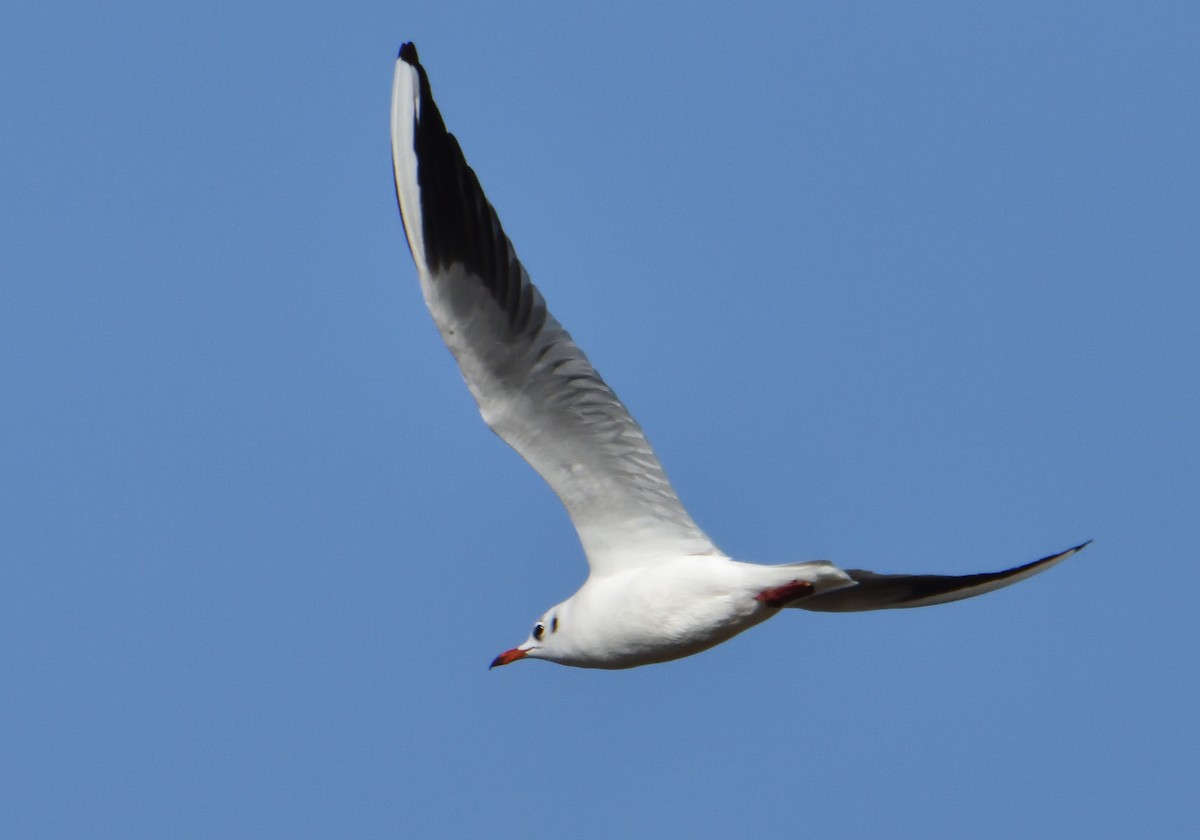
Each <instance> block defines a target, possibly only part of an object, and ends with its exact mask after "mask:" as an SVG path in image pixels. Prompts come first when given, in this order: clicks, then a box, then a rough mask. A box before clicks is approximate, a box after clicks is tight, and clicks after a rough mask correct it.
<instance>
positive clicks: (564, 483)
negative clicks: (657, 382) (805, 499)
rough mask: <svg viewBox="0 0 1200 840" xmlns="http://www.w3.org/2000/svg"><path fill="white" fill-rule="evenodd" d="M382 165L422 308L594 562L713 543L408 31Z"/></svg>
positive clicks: (608, 564)
mask: <svg viewBox="0 0 1200 840" xmlns="http://www.w3.org/2000/svg"><path fill="white" fill-rule="evenodd" d="M392 165H393V170H394V172H395V176H396V195H397V198H398V200H399V202H400V214H401V216H402V217H403V220H404V230H405V233H406V234H407V236H408V246H409V249H410V250H411V251H412V256H413V261H414V262H415V263H416V266H417V274H418V275H419V276H420V280H421V289H422V291H423V292H424V295H425V303H426V305H427V306H428V307H429V311H430V313H432V315H433V320H434V321H435V322H436V324H437V328H438V330H439V331H441V334H442V338H443V339H444V340H445V342H446V345H447V346H448V347H449V348H450V352H452V353H453V354H454V358H455V359H456V360H457V361H458V365H459V368H461V370H462V374H463V377H464V378H465V379H466V381H467V387H469V388H470V390H471V393H472V394H473V395H474V397H475V401H476V402H477V403H479V411H480V414H482V415H483V419H484V421H485V422H486V423H487V424H488V425H489V426H490V427H491V428H492V430H493V431H495V432H496V434H498V435H499V436H500V437H501V438H503V439H504V440H505V441H506V442H507V443H508V444H509V445H510V446H512V448H513V449H515V450H517V452H518V453H520V455H521V457H523V458H524V459H525V460H526V461H528V462H529V463H530V464H531V465H532V466H533V468H534V469H535V470H537V471H538V473H540V474H541V476H542V478H544V479H545V480H546V481H547V482H548V483H549V484H550V487H551V488H553V490H554V492H555V493H557V494H558V497H559V498H560V499H561V500H562V502H563V504H564V505H565V506H566V508H567V512H568V513H569V514H570V516H571V521H572V522H573V523H574V525H575V529H576V531H578V532H579V539H580V541H581V542H582V543H583V548H584V551H585V552H586V553H587V557H588V562H589V563H590V564H591V566H592V570H593V572H594V573H601V574H602V573H605V572H607V571H612V570H614V569H617V568H622V567H626V566H630V565H636V564H640V563H645V562H649V561H652V560H653V559H654V558H655V557H656V556H662V555H664V554H666V555H675V556H678V555H679V554H710V553H719V552H718V551H717V549H716V548H715V547H714V546H713V544H712V542H711V541H710V540H709V539H708V537H707V536H705V534H704V532H703V531H701V530H700V529H699V528H698V527H697V526H696V523H695V522H693V521H692V518H691V517H690V516H689V515H688V513H687V511H686V510H684V508H683V505H682V504H681V503H680V501H679V498H678V497H677V496H676V495H675V490H674V489H673V488H672V487H671V484H670V482H669V481H668V480H667V476H666V474H665V473H664V472H663V468H662V465H661V464H659V462H658V458H657V457H656V456H655V454H654V451H653V450H652V449H651V448H650V444H649V442H648V441H647V440H646V437H645V435H643V434H642V430H641V429H640V428H639V427H638V424H637V422H636V421H635V420H634V419H633V417H631V416H630V414H629V412H628V411H627V410H626V409H625V406H624V405H622V404H621V401H620V400H619V399H617V396H616V394H614V393H613V392H612V390H611V389H610V388H609V387H608V386H607V385H606V384H605V383H604V380H603V379H601V378H600V375H599V374H598V373H596V371H595V369H594V368H592V365H591V363H589V362H588V359H587V356H585V355H584V353H583V351H582V350H580V349H579V348H578V347H577V346H576V345H575V342H574V341H572V340H571V336H570V335H568V334H567V331H566V330H564V329H563V328H562V327H561V326H560V325H559V323H558V321H556V320H555V319H554V317H553V316H552V315H551V314H550V313H549V311H548V310H547V309H546V302H545V300H543V298H542V295H541V293H540V292H538V290H537V288H536V287H535V286H534V285H533V283H532V282H530V280H529V275H528V274H527V273H526V271H525V268H524V267H523V266H522V265H521V263H520V261H518V260H517V255H516V252H515V251H514V250H513V246H512V243H511V242H509V240H508V237H507V236H505V234H504V230H503V229H502V228H501V227H500V220H499V219H498V218H497V216H496V212H495V211H494V210H493V209H492V206H491V204H489V203H488V200H487V198H486V197H485V196H484V194H483V190H482V189H480V186H479V181H478V180H477V179H476V177H475V173H474V172H473V171H472V170H471V168H470V167H469V166H468V165H467V162H466V160H465V159H464V158H463V154H462V150H461V149H460V148H459V145H458V141H457V140H455V138H454V135H452V134H450V133H448V132H447V131H446V127H445V124H444V123H443V122H442V116H441V114H440V113H439V112H438V109H437V106H436V105H435V104H434V102H433V97H432V95H431V94H430V89H429V79H428V77H427V76H426V74H425V69H424V68H423V67H422V66H421V64H420V62H419V60H418V58H417V51H416V48H415V47H413V45H412V44H405V45H404V46H403V47H401V48H400V56H399V59H398V60H397V62H396V76H395V84H394V88H393V92H392Z"/></svg>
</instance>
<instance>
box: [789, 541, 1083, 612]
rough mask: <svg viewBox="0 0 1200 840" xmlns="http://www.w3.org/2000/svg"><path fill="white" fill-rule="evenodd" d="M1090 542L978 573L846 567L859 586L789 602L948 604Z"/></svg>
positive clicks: (841, 608)
mask: <svg viewBox="0 0 1200 840" xmlns="http://www.w3.org/2000/svg"><path fill="white" fill-rule="evenodd" d="M1090 542H1091V540H1088V541H1087V542H1085V543H1083V544H1082V545H1077V546H1075V547H1074V548H1069V549H1067V550H1066V551H1064V552H1061V553H1059V554H1051V555H1050V556H1049V557H1043V558H1042V559H1041V560H1034V561H1033V562H1032V563H1026V564H1025V565H1024V566H1016V567H1014V568H1011V569H1006V570H1005V571H1003V572H985V573H984V574H979V575H880V574H876V573H875V572H868V571H864V570H863V569H847V570H846V574H848V575H850V577H852V578H854V580H855V581H857V582H858V586H849V587H847V588H845V589H835V590H833V591H832V592H826V593H824V594H821V595H816V596H814V597H812V598H801V599H800V600H798V601H794V602H792V603H791V604H789V605H788V606H794V607H799V608H801V609H805V610H813V611H814V612H861V611H863V610H887V609H897V608H901V607H931V606H933V605H934V604H948V603H950V602H951V601H960V600H962V599H963V598H974V597H975V596H976V595H983V594H984V593H986V592H991V591H993V590H996V589H1000V588H1002V587H1005V586H1011V585H1012V584H1014V583H1017V582H1018V581H1022V580H1025V578H1028V577H1032V576H1034V575H1036V574H1038V573H1039V572H1044V571H1046V569H1049V568H1050V567H1051V566H1053V565H1054V564H1056V563H1060V562H1062V561H1063V560H1066V559H1067V558H1068V557H1070V556H1071V555H1072V554H1074V553H1076V552H1077V551H1080V550H1082V549H1083V548H1084V547H1085V546H1086V545H1087V544H1088V543H1090Z"/></svg>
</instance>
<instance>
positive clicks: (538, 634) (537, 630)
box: [533, 621, 546, 639]
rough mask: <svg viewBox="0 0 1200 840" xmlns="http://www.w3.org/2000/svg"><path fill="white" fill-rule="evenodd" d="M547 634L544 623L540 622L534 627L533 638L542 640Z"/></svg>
mask: <svg viewBox="0 0 1200 840" xmlns="http://www.w3.org/2000/svg"><path fill="white" fill-rule="evenodd" d="M545 632H546V625H544V624H542V622H540V621H539V622H538V623H537V624H535V625H533V638H535V639H540V638H542V634H543V633H545Z"/></svg>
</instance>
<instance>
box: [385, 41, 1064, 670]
mask: <svg viewBox="0 0 1200 840" xmlns="http://www.w3.org/2000/svg"><path fill="white" fill-rule="evenodd" d="M392 161H393V167H394V173H395V180H396V195H397V199H398V202H399V205H400V212H401V216H402V218H403V222H404V229H405V233H406V236H407V239H408V245H409V249H410V251H411V253H412V257H413V261H414V263H415V264H416V267H417V274H418V276H419V279H420V282H421V289H422V292H423V295H424V298H425V302H426V305H427V306H428V308H429V310H430V313H431V314H432V316H433V319H434V322H435V323H436V325H437V327H438V330H439V331H440V333H441V335H442V338H443V339H444V341H445V342H446V345H447V346H448V347H449V349H450V351H451V352H452V353H453V355H454V357H455V360H456V361H457V362H458V365H459V368H460V369H461V371H462V373H463V377H464V379H465V380H466V383H467V386H468V388H469V389H470V391H471V394H472V396H474V398H475V400H476V402H477V403H478V405H479V409H480V413H481V414H482V416H483V419H484V420H485V422H487V424H488V425H489V426H490V427H491V428H492V429H493V431H495V432H496V433H497V434H498V435H499V436H500V437H501V438H502V439H504V441H505V442H507V443H508V444H509V445H510V446H512V447H513V449H515V450H516V451H517V452H518V453H519V454H520V455H521V456H522V457H523V458H524V459H525V460H526V461H528V462H529V464H530V465H531V466H532V467H533V468H534V469H535V470H537V472H538V473H539V474H541V476H542V477H543V478H544V479H545V480H546V481H547V482H548V483H549V484H550V486H551V488H552V489H553V490H554V491H555V493H556V494H557V495H558V496H559V498H560V499H561V500H562V502H563V504H564V505H565V507H566V508H567V512H568V514H569V515H570V517H571V520H572V522H573V524H574V525H575V528H576V530H577V532H578V533H579V537H580V541H581V543H582V544H583V548H584V551H585V553H586V555H587V558H588V563H589V565H590V567H591V572H592V575H591V577H590V578H589V582H588V583H587V584H585V585H584V587H583V588H582V589H581V590H580V591H579V592H578V593H576V594H575V595H574V596H572V598H570V599H568V600H567V601H565V602H563V603H562V604H560V605H558V606H557V607H555V608H552V609H551V610H550V611H548V612H547V613H546V614H545V615H544V616H543V618H542V619H541V620H539V622H538V624H537V625H535V628H534V633H533V634H532V635H531V636H530V638H529V640H527V642H526V644H525V645H522V646H521V647H518V648H514V649H513V650H510V651H507V652H506V653H504V654H501V656H499V657H497V659H496V661H495V662H494V663H493V664H508V663H509V662H513V661H516V660H517V659H521V658H525V657H527V656H528V657H532V658H543V659H550V660H552V661H559V662H563V663H565V664H581V665H585V666H592V667H628V666H629V665H630V664H633V665H636V664H639V662H638V661H637V657H636V656H634V655H630V656H627V657H626V658H625V659H622V660H621V661H622V662H626V664H623V665H620V666H612V665H605V664H597V663H601V662H604V661H616V660H615V659H613V657H612V656H611V654H612V651H611V650H600V647H601V646H603V645H608V646H609V647H610V648H611V647H612V646H613V645H617V646H619V645H621V644H629V645H632V644H633V642H631V641H630V639H632V638H633V637H634V636H638V634H639V633H643V631H644V628H640V627H634V626H632V625H631V626H630V627H629V628H628V632H625V636H622V632H624V631H622V629H621V628H614V627H612V626H602V625H604V624H605V623H606V622H608V623H612V622H619V621H626V620H628V621H634V619H629V618H627V617H626V615H625V613H626V612H628V609H627V606H628V603H629V602H630V601H634V602H636V601H637V599H638V598H640V597H642V596H643V595H645V594H646V593H643V592H639V591H638V590H637V586H636V585H633V584H631V585H630V586H631V588H628V589H627V590H622V591H621V597H620V598H619V599H615V598H614V599H613V600H612V601H611V602H609V603H608V604H607V606H608V607H610V609H597V608H596V604H597V603H604V602H603V600H602V599H599V600H598V599H596V598H595V597H594V591H595V590H596V589H597V588H602V587H603V585H604V583H603V582H604V581H609V580H615V579H617V578H622V579H626V578H627V579H629V580H638V579H640V578H639V573H640V572H642V571H645V570H649V569H653V568H654V567H656V566H659V565H662V564H663V563H664V562H666V561H664V560H663V559H662V558H681V557H682V558H695V563H697V564H699V565H700V566H703V567H704V568H705V569H706V570H711V575H710V576H711V577H713V579H714V580H715V579H717V578H719V579H721V581H722V582H723V583H722V585H724V584H725V583H728V582H729V581H732V584H731V586H732V588H731V589H730V590H729V591H730V592H735V593H736V592H741V590H740V589H739V588H738V587H739V586H740V585H741V584H742V583H746V585H747V587H748V588H747V589H746V594H745V603H740V602H739V603H738V604H736V609H735V608H734V607H730V609H731V610H733V612H737V616H736V617H735V618H736V621H743V620H744V622H745V626H752V625H753V624H754V623H757V622H758V621H761V620H764V617H765V614H764V613H763V611H764V610H766V611H768V612H771V614H773V612H772V611H775V610H778V609H779V608H784V607H796V608H800V609H806V610H812V611H817V612H858V611H863V610H878V609H894V608H907V607H923V606H930V605H934V604H942V603H947V602H950V601H956V600H960V599H963V598H971V597H974V596H976V595H982V594H984V593H986V592H991V591H993V590H996V589H999V588H1001V587H1004V586H1009V585H1011V584H1013V583H1017V582H1018V581H1021V580H1024V579H1025V578H1028V577H1031V576H1033V575H1035V574H1038V573H1039V572H1042V571H1045V570H1046V569H1048V568H1050V567H1051V566H1053V565H1055V564H1056V563H1058V562H1060V561H1062V560H1064V559H1066V558H1067V557H1069V556H1071V555H1072V554H1074V553H1076V552H1077V551H1079V550H1080V549H1082V548H1083V547H1084V546H1085V545H1087V543H1083V544H1082V545H1078V546H1075V547H1074V548H1071V549H1068V550H1067V551H1063V552H1060V553H1058V554H1053V555H1050V556H1048V557H1043V558H1042V559H1040V560H1036V561H1034V562H1032V563H1027V564H1025V565H1021V566H1016V567H1014V568H1010V569H1006V570H1004V571H1000V572H990V573H983V574H970V575H958V576H955V575H911V574H879V573H875V572H869V571H864V570H859V569H852V570H848V571H843V570H840V569H837V568H836V567H834V566H832V564H827V563H808V564H805V563H800V564H793V565H792V566H783V567H761V566H753V564H738V563H734V561H732V560H729V558H728V557H726V555H724V553H723V552H721V551H720V549H718V548H717V547H716V546H715V545H714V544H713V543H712V541H711V540H710V539H709V538H708V536H707V535H706V534H705V533H704V532H703V531H702V530H701V529H700V528H699V527H698V526H697V525H696V523H695V522H694V521H693V520H692V518H691V516H690V515H689V514H688V512H687V510H686V509H685V508H684V507H683V505H682V504H681V503H680V501H679V498H678V496H677V495H676V493H675V490H674V488H673V487H672V486H671V484H670V482H669V481H668V480H667V476H666V473H665V472H664V470H663V468H662V465H661V464H660V463H659V461H658V458H657V456H656V455H655V454H654V451H653V449H651V447H650V444H649V441H648V440H647V439H646V437H645V435H644V434H643V432H642V430H641V428H640V427H639V426H638V424H637V422H636V421H635V420H634V419H633V417H632V415H631V414H630V413H629V412H628V410H627V409H626V408H625V406H624V405H623V404H622V403H621V401H620V400H619V399H618V398H617V396H616V394H615V393H614V392H613V391H612V389H611V388H609V386H608V385H607V384H606V383H605V382H604V380H603V379H602V378H601V377H600V375H599V374H598V373H597V372H596V371H595V369H594V368H593V367H592V365H591V363H590V362H589V361H588V359H587V356H586V355H585V354H584V353H583V351H582V350H581V349H580V348H579V347H578V346H577V345H576V344H575V343H574V341H573V340H572V339H571V336H570V335H569V334H568V333H567V332H566V330H565V329H563V327H562V326H561V325H560V324H559V323H558V321H557V320H555V319H554V317H553V316H552V315H551V314H550V312H549V310H548V308H547V306H546V302H545V300H544V299H543V297H542V295H541V293H540V292H539V291H538V289H537V287H535V286H534V285H533V283H532V282H531V280H530V279H529V275H528V273H527V272H526V270H525V268H524V266H523V265H522V264H521V262H520V261H519V260H518V259H517V255H516V250H515V249H514V247H513V245H512V243H511V242H510V241H509V239H508V237H507V236H506V235H505V233H504V230H503V228H502V227H501V225H500V220H499V217H498V216H497V214H496V212H495V210H494V209H493V208H492V206H491V204H490V203H489V202H488V200H487V197H486V196H485V195H484V193H483V190H482V188H481V187H480V185H479V180H478V178H477V177H476V175H475V173H474V171H473V170H472V169H471V168H470V166H468V165H467V162H466V159H465V158H464V157H463V154H462V150H461V149H460V148H459V144H458V141H457V140H456V139H455V138H454V136H453V135H452V134H450V133H449V132H448V131H447V130H446V127H445V124H444V122H443V120H442V115H441V113H440V112H439V110H438V108H437V105H436V104H435V103H434V101H433V96H432V93H431V89H430V85H429V79H428V77H427V75H426V72H425V70H424V68H423V67H422V66H421V64H420V61H419V60H418V58H417V51H416V48H415V47H414V46H413V45H412V44H405V45H404V46H403V47H401V50H400V55H399V59H398V61H397V66H396V76H395V87H394V91H393V103H392ZM671 562H676V561H674V560H673V561H671ZM723 564H729V566H728V568H727V567H726V566H725V565H723ZM674 568H678V569H681V570H684V571H681V573H680V575H679V577H678V579H679V580H686V581H687V586H688V587H692V588H694V589H695V591H696V592H697V593H701V592H705V591H706V590H705V588H704V587H705V586H707V585H708V584H709V583H710V582H711V581H709V580H707V579H705V575H709V574H710V572H708V571H706V572H704V573H702V574H699V575H693V574H692V572H690V571H686V570H687V569H688V568H689V567H688V566H686V565H685V566H677V567H674ZM730 569H736V570H737V572H736V574H734V573H733V572H731V571H730ZM752 569H770V570H773V571H770V572H762V573H759V572H755V571H746V570H752ZM789 569H792V570H795V573H794V576H790V577H789V572H788V570H789ZM738 575H742V576H743V578H744V579H743V578H739V577H738ZM645 577H646V578H649V577H653V575H645ZM726 577H729V581H727V580H726ZM831 581H833V583H831ZM597 582H599V583H597ZM834 584H836V585H834ZM655 585H656V586H665V588H666V589H670V588H671V581H670V580H668V581H667V583H666V584H663V582H662V581H661V580H659V582H658V583H656V584H655ZM714 585H715V584H714ZM589 586H591V587H592V589H591V590H589ZM689 591H691V590H690V589H689ZM713 591H717V590H716V589H714V590H713ZM720 591H722V592H723V591H724V590H720ZM711 596H712V593H711V592H708V593H707V594H706V595H704V597H711ZM696 597H697V598H699V597H700V595H697V596H696ZM722 597H724V596H722ZM728 597H729V598H730V600H731V602H732V601H734V600H737V598H740V597H742V596H741V595H736V596H735V595H729V596H728ZM589 599H590V600H589ZM585 602H586V606H587V608H586V609H585V608H584V606H585ZM648 603H651V604H652V603H653V599H649V600H648ZM696 603H699V601H697V602H696ZM696 603H688V602H687V601H686V598H682V597H681V598H680V600H679V604H678V605H676V606H673V607H672V609H674V610H676V611H677V612H678V613H679V615H680V616H685V617H686V616H692V615H693V614H695V615H699V614H700V613H701V612H703V610H700V609H699V608H698V607H697V606H696ZM654 609H655V608H654V607H648V610H649V611H650V612H651V613H653V612H654ZM572 611H573V612H574V618H575V620H567V621H565V622H563V624H562V627H561V628H560V621H559V619H560V617H565V616H568V615H570V614H571V613H572ZM733 612H731V613H730V614H731V615H733ZM743 614H744V615H743ZM581 617H582V618H581ZM645 617H646V618H649V616H648V615H647V616H645ZM735 618H729V619H728V620H729V621H735ZM675 619H676V615H675V613H672V612H669V611H667V612H663V613H662V614H661V615H657V614H656V615H655V616H654V620H655V621H657V622H659V623H660V624H662V625H664V626H667V625H670V626H671V627H672V628H673V629H671V631H670V633H666V631H664V634H665V635H664V639H663V641H662V645H663V647H662V649H661V650H658V651H657V652H651V653H647V654H646V658H645V661H646V662H650V661H663V660H664V659H670V658H674V657H673V656H672V655H670V654H671V651H670V649H669V645H670V644H672V641H671V638H669V636H670V634H674V638H677V639H687V638H691V637H689V635H688V634H689V633H691V634H692V636H695V637H696V638H699V637H702V636H703V634H704V633H705V632H707V631H708V630H709V629H711V628H706V627H703V626H700V625H697V626H696V627H692V628H688V627H687V626H685V624H686V622H685V621H684V619H683V618H680V619H679V622H677V623H679V628H676V627H675V625H674V624H672V622H674V621H675ZM701 620H702V619H700V618H695V621H696V622H699V621H701ZM703 620H709V621H725V620H726V619H725V618H721V617H719V616H717V617H710V618H707V619H703ZM589 622H592V623H593V625H594V626H592V627H589V626H588V623H589ZM730 627H733V625H732V624H730ZM743 629H744V628H743ZM589 631H591V632H589ZM733 632H740V630H734V631H733ZM729 635H732V633H726V634H725V635H724V636H723V637H722V638H726V637H728V636H729ZM626 637H628V638H626ZM638 638H639V639H641V636H638ZM598 640H603V641H598ZM638 644H642V645H645V646H646V650H648V651H650V650H651V649H652V648H653V647H654V640H653V639H651V640H650V642H645V641H644V640H642V641H639V642H638ZM680 644H681V645H682V644H683V643H680ZM588 645H592V647H593V648H595V649H594V650H588ZM693 646H694V647H696V649H703V647H704V646H705V645H693ZM631 649H632V648H631ZM687 649H688V650H690V649H691V648H687ZM639 650H640V648H639ZM679 655H686V654H679ZM605 656H608V657H609V659H607V660H605V659H604V657H605ZM589 657H592V658H590V659H589ZM626 660H628V661H626Z"/></svg>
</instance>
